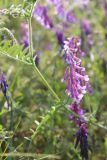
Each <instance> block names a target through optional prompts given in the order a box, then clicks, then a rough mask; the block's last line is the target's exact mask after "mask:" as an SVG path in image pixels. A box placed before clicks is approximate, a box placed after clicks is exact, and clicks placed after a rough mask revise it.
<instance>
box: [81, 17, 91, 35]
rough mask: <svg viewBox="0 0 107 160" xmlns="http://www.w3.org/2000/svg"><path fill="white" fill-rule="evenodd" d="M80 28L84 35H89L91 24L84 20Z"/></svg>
mask: <svg viewBox="0 0 107 160" xmlns="http://www.w3.org/2000/svg"><path fill="white" fill-rule="evenodd" d="M81 28H82V30H83V31H84V32H85V34H86V35H88V34H90V33H91V24H90V21H88V20H87V19H84V20H82V21H81Z"/></svg>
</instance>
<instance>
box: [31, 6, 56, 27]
mask: <svg viewBox="0 0 107 160" xmlns="http://www.w3.org/2000/svg"><path fill="white" fill-rule="evenodd" d="M33 17H34V18H35V19H36V20H37V21H38V23H40V24H41V25H42V26H44V27H45V28H47V29H51V28H53V23H52V20H51V19H50V18H49V16H48V9H47V7H45V6H42V5H37V6H36V7H35V9H34V12H33Z"/></svg>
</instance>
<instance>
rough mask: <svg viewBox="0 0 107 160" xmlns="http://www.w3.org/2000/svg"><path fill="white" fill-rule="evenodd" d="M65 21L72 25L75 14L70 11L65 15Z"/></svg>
mask: <svg viewBox="0 0 107 160" xmlns="http://www.w3.org/2000/svg"><path fill="white" fill-rule="evenodd" d="M66 21H67V22H69V23H73V22H75V21H76V17H75V14H74V13H73V12H72V11H68V12H67V14H66Z"/></svg>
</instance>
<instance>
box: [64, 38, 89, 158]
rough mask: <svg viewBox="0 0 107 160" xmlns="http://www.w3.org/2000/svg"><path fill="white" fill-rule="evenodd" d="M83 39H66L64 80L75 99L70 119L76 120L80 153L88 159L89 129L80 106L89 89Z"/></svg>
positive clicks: (69, 93)
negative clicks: (84, 63)
mask: <svg viewBox="0 0 107 160" xmlns="http://www.w3.org/2000/svg"><path fill="white" fill-rule="evenodd" d="M80 46H81V39H80V38H78V37H70V38H68V40H66V41H64V47H63V48H64V61H65V63H66V64H67V65H68V66H67V68H66V70H65V73H64V77H63V79H62V82H64V81H67V86H66V90H65V91H66V93H67V94H68V96H69V97H70V98H72V99H73V101H74V102H73V104H71V105H69V107H68V108H69V110H70V111H71V113H75V114H72V115H70V116H69V119H70V120H72V121H74V123H75V126H76V128H78V132H77V133H76V138H77V140H76V144H75V147H77V146H78V145H79V146H80V150H81V151H80V154H81V156H82V157H83V159H84V160H87V159H88V140H87V138H88V131H87V124H86V123H85V116H84V110H83V109H82V108H81V107H80V102H81V100H82V98H83V96H84V94H86V92H87V90H88V89H89V83H88V81H89V77H88V75H87V74H86V71H85V68H84V67H83V66H82V64H81V59H80V57H81V56H83V55H84V52H83V51H82V50H81V48H80ZM76 115H77V116H76Z"/></svg>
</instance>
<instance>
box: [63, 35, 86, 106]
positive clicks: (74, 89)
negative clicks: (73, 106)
mask: <svg viewBox="0 0 107 160" xmlns="http://www.w3.org/2000/svg"><path fill="white" fill-rule="evenodd" d="M80 45H81V40H80V39H79V38H77V37H76V38H75V37H71V38H69V39H68V40H67V41H65V42H64V51H65V55H64V60H65V62H66V63H67V64H68V65H69V66H68V68H69V73H68V74H67V77H66V79H68V80H67V89H66V92H67V93H69V95H70V96H71V97H72V98H73V99H74V100H75V101H76V103H80V101H81V99H82V97H83V95H84V94H85V93H86V91H87V85H88V81H89V77H88V75H86V73H85V68H83V67H82V66H81V59H80V56H81V52H82V51H81V49H80ZM65 73H66V72H65ZM64 77H65V74H64Z"/></svg>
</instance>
